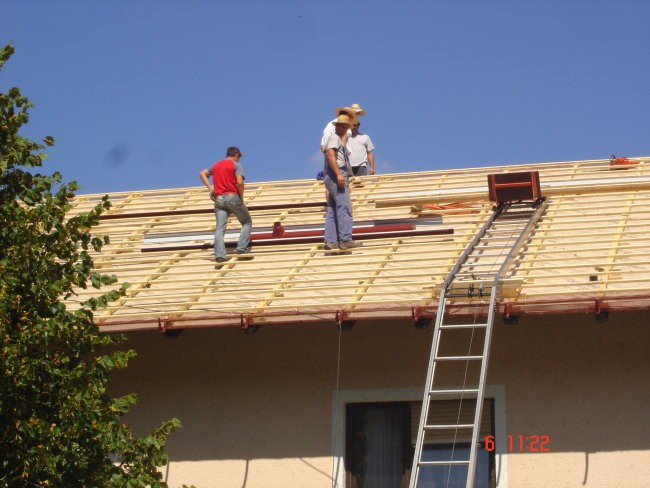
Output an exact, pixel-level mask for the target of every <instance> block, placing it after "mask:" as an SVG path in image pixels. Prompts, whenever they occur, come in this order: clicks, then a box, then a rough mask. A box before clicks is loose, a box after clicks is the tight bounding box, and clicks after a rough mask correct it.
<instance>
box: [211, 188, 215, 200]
mask: <svg viewBox="0 0 650 488" xmlns="http://www.w3.org/2000/svg"><path fill="white" fill-rule="evenodd" d="M210 200H212V201H213V202H214V201H215V198H214V188H211V189H210Z"/></svg>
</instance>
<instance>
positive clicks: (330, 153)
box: [323, 115, 355, 250]
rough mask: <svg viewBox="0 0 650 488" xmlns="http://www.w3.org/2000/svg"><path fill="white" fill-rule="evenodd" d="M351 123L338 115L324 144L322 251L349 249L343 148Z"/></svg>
mask: <svg viewBox="0 0 650 488" xmlns="http://www.w3.org/2000/svg"><path fill="white" fill-rule="evenodd" d="M352 123H353V119H352V118H351V117H350V116H349V115H339V116H338V117H337V118H336V120H335V121H334V129H335V132H334V134H332V135H331V136H330V137H329V138H328V139H327V141H326V143H325V168H324V179H323V183H325V188H327V213H326V214H325V248H326V249H344V250H345V249H350V248H353V247H355V242H354V241H353V240H352V201H351V200H350V187H349V186H348V177H349V176H350V174H351V173H352V169H351V168H350V160H349V152H348V150H347V148H346V147H345V143H346V142H347V138H348V135H347V132H348V130H349V129H350V126H351V125H352Z"/></svg>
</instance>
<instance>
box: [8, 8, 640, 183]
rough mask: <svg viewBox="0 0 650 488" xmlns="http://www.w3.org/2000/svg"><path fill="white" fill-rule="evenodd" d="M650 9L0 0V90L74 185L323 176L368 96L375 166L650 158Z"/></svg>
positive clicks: (50, 166) (367, 127)
mask: <svg viewBox="0 0 650 488" xmlns="http://www.w3.org/2000/svg"><path fill="white" fill-rule="evenodd" d="M649 20H650V2H648V1H644V0H611V1H597V0H594V1H587V0H558V1H555V0H545V1H541V0H540V1H537V0H527V1H516V0H510V1H506V0H492V1H464V0H456V1H451V0H447V1H438V0H431V1H424V0H422V1H409V0H403V1H400V2H398V1H381V0H379V1H373V2H371V1H363V0H356V1H353V0H349V1H347V2H343V1H338V0H332V1H329V2H315V1H306V0H304V1H297V0H295V1H290V0H273V1H271V0H269V1H251V0H239V1H237V2H234V1H208V0H204V1H200V0H184V1H180V0H178V1H165V0H156V1H153V0H148V1H146V0H140V1H130V2H129V1H126V0H115V1H110V2H109V1H104V2H101V1H99V0H97V1H68V0H58V1H56V2H45V1H34V0H20V1H19V0H4V1H3V5H2V15H1V17H0V43H2V44H7V43H12V44H13V45H14V47H15V48H16V54H15V55H14V57H13V58H12V60H11V61H10V62H9V63H8V64H7V65H5V68H4V69H3V70H2V71H1V72H0V90H2V91H5V90H6V89H7V88H8V87H10V86H14V85H15V86H18V87H20V89H21V90H22V92H23V93H24V94H25V95H27V96H28V97H29V98H30V99H31V100H32V102H33V103H34V104H35V105H36V107H35V108H34V109H33V110H32V117H31V121H30V124H29V126H28V129H27V130H26V131H25V135H27V136H29V137H32V138H41V137H43V136H46V135H52V136H53V137H54V138H55V140H56V145H55V146H54V147H53V148H51V149H50V150H49V151H48V152H49V155H50V158H49V160H48V162H47V163H46V171H48V172H52V171H55V170H58V171H60V172H62V173H63V176H64V178H65V179H66V180H72V179H74V180H77V181H78V182H79V183H80V184H81V186H82V192H83V193H95V192H108V193H110V192H114V191H123V190H137V189H153V188H170V187H185V186H195V185H200V184H201V183H200V181H199V178H198V172H199V171H200V170H201V169H202V168H203V167H207V166H209V165H211V164H212V163H213V162H215V161H217V160H218V159H221V158H222V156H223V155H224V153H225V149H226V147H227V146H229V145H237V146H239V147H240V148H241V149H242V152H243V154H244V158H243V159H242V163H243V164H244V168H245V171H246V175H247V180H248V181H268V180H279V179H300V178H313V177H315V175H316V173H317V172H318V170H319V169H320V168H321V166H322V158H321V156H320V155H319V150H318V147H319V143H320V134H321V132H322V129H323V126H324V125H325V123H327V122H328V121H329V120H331V119H332V118H333V112H332V111H333V109H334V108H335V107H337V106H342V105H348V104H351V103H360V104H361V105H362V106H363V107H364V108H365V109H366V110H367V111H368V113H367V115H365V116H364V117H363V118H362V119H361V122H362V131H365V132H366V133H368V134H369V135H370V136H371V137H372V139H373V142H374V144H375V146H376V152H375V154H376V161H377V166H378V170H379V172H397V171H421V170H430V169H446V168H462V167H473V166H484V165H500V164H520V163H531V162H549V161H567V160H580V159H592V158H606V157H609V155H610V154H611V153H615V154H617V155H627V156H640V155H650V28H648V21H649Z"/></svg>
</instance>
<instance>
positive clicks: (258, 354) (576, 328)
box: [113, 313, 650, 482]
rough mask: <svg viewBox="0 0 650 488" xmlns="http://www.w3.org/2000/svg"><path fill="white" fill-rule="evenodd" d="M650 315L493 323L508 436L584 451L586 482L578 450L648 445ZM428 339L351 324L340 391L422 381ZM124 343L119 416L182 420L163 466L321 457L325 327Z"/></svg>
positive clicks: (405, 327)
mask: <svg viewBox="0 0 650 488" xmlns="http://www.w3.org/2000/svg"><path fill="white" fill-rule="evenodd" d="M649 316H650V315H649V314H641V313H628V314H612V315H611V316H610V320H609V322H607V324H597V323H595V322H594V321H593V317H587V316H564V317H557V316H554V317H548V316H541V317H533V316H530V317H523V318H522V320H520V322H519V324H517V325H503V324H500V323H499V324H498V325H497V327H496V330H495V336H494V342H493V348H492V356H491V364H490V373H489V379H488V383H489V384H501V385H505V386H506V406H507V410H506V412H505V413H506V419H507V430H508V433H509V434H511V435H514V436H517V435H548V436H549V437H550V439H551V442H550V449H551V451H552V452H556V453H557V452H584V453H585V463H586V468H585V480H586V479H587V468H588V461H589V453H593V452H598V451H625V450H637V449H650V418H648V416H645V415H639V412H644V411H645V410H646V406H647V405H648V404H650V391H649V389H648V388H647V378H648V377H650V361H649V359H650V357H649V353H648V348H647V344H648V343H649V342H650V328H649V327H645V326H643V325H640V324H647V323H648V322H649V321H648V318H649ZM431 336H432V327H430V328H429V329H427V330H416V329H415V328H414V327H413V325H412V324H411V323H409V322H388V321H386V322H363V323H357V325H356V326H355V327H354V329H353V330H351V331H349V332H344V333H343V335H342V337H341V338H342V350H341V364H340V367H341V375H340V385H341V386H340V387H341V389H366V388H367V389H376V388H414V387H416V388H417V387H422V385H423V384H424V378H425V374H426V364H427V361H428V354H429V347H430V341H431ZM130 338H131V342H130V346H131V347H133V348H135V349H136V350H137V351H138V358H137V359H136V360H135V361H134V362H133V364H132V365H131V366H130V367H129V369H128V370H127V371H126V372H119V373H118V374H116V375H115V378H114V382H113V389H114V393H115V394H121V393H127V392H131V391H135V392H137V393H138V395H139V397H140V403H139V404H138V406H137V407H136V408H135V409H134V411H133V412H132V414H130V415H129V417H128V418H127V419H126V421H127V422H129V423H131V424H132V425H133V426H134V427H135V428H136V430H137V431H145V430H148V429H150V428H151V427H153V426H154V425H155V424H157V423H158V422H160V421H161V420H163V419H166V418H170V417H178V418H180V419H181V421H182V422H183V428H182V429H180V430H179V431H177V432H176V433H174V434H173V435H172V436H171V437H170V441H169V444H168V453H169V455H170V457H171V459H172V460H174V461H182V460H226V459H228V460H232V459H238V460H253V459H279V458H312V457H327V456H331V454H332V444H331V442H332V432H331V419H332V392H333V391H334V390H335V388H336V379H337V378H336V374H337V351H338V330H337V328H336V326H335V325H333V324H332V325H330V324H318V325H278V326H267V327H263V328H262V329H260V331H259V332H258V333H257V334H254V335H245V334H243V333H242V332H241V331H240V330H239V329H237V328H215V329H204V330H187V331H184V332H183V334H181V336H180V337H179V338H178V339H175V340H169V339H167V338H165V337H163V336H162V335H161V334H159V333H157V332H141V333H133V334H131V336H130ZM303 462H305V463H308V461H306V460H304V459H303ZM315 469H316V468H315ZM323 474H326V473H323ZM326 475H327V476H328V477H329V474H326ZM585 482H586V481H585Z"/></svg>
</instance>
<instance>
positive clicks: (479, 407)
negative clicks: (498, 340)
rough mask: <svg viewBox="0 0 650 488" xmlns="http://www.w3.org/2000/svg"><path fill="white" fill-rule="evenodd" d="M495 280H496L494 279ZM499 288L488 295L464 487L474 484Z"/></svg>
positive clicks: (468, 487)
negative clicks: (488, 301) (481, 359)
mask: <svg viewBox="0 0 650 488" xmlns="http://www.w3.org/2000/svg"><path fill="white" fill-rule="evenodd" d="M495 281H496V280H495ZM499 291H500V290H499V289H498V288H493V289H492V294H491V295H490V306H489V309H488V319H487V327H486V328H485V338H484V339H483V362H482V364H481V373H480V377H479V382H478V393H477V395H476V409H475V410H474V429H473V430H472V443H471V444H470V450H469V466H468V470H467V481H466V484H465V487H466V488H472V487H473V486H474V475H475V473H476V455H477V451H478V441H479V439H478V436H479V434H480V431H481V429H480V427H481V416H482V415H483V400H484V398H485V383H486V379H487V369H488V362H489V360H490V342H491V339H492V325H493V323H494V313H495V308H496V304H497V301H498V297H499Z"/></svg>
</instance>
